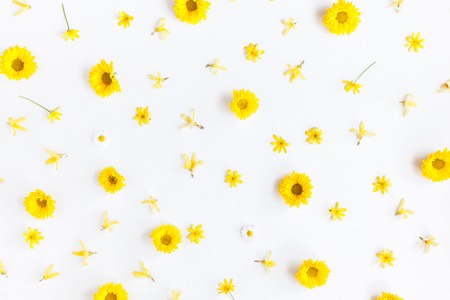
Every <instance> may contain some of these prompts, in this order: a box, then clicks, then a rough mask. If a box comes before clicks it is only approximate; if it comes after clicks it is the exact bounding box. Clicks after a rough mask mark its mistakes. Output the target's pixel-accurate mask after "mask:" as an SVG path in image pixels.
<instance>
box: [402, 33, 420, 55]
mask: <svg viewBox="0 0 450 300" xmlns="http://www.w3.org/2000/svg"><path fill="white" fill-rule="evenodd" d="M423 42H425V40H424V39H422V38H421V37H420V32H418V33H417V34H414V32H413V33H412V34H411V35H410V36H407V37H406V45H405V46H406V47H408V51H410V52H411V51H413V50H414V51H415V52H416V53H417V52H419V49H420V48H423V45H422V44H423Z"/></svg>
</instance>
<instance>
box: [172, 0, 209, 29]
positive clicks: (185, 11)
mask: <svg viewBox="0 0 450 300" xmlns="http://www.w3.org/2000/svg"><path fill="white" fill-rule="evenodd" d="M210 5H211V3H210V2H208V1H205V0H175V3H174V5H173V10H174V11H175V16H176V17H177V18H178V20H180V21H181V22H186V23H189V24H192V25H196V24H198V23H200V22H201V21H203V20H206V19H207V17H208V15H207V13H208V10H209V6H210Z"/></svg>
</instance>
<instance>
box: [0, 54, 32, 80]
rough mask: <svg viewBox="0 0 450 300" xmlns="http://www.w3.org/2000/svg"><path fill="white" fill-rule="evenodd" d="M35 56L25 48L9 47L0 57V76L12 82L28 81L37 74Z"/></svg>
mask: <svg viewBox="0 0 450 300" xmlns="http://www.w3.org/2000/svg"><path fill="white" fill-rule="evenodd" d="M36 69H37V64H36V62H35V61H34V56H33V55H31V52H30V51H29V50H27V48H25V47H19V46H17V45H16V46H15V47H9V48H8V49H6V50H5V51H4V52H3V54H2V55H1V56H0V74H5V75H6V77H8V79H10V80H21V79H24V78H25V79H28V78H30V77H31V75H33V74H34V72H36Z"/></svg>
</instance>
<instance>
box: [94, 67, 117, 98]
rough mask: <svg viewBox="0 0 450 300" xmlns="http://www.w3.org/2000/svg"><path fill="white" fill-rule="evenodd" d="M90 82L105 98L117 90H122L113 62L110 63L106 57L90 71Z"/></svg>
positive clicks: (96, 91)
mask: <svg viewBox="0 0 450 300" xmlns="http://www.w3.org/2000/svg"><path fill="white" fill-rule="evenodd" d="M89 83H90V84H91V87H92V89H93V90H94V91H95V93H96V94H97V95H99V96H100V97H103V98H104V97H109V96H111V95H112V94H113V93H115V92H118V93H120V92H121V90H120V84H119V81H117V78H116V76H115V74H114V67H113V62H110V63H109V64H108V63H106V61H105V60H104V59H102V60H101V61H100V62H99V63H98V64H97V65H95V66H94V67H92V69H91V72H90V73H89Z"/></svg>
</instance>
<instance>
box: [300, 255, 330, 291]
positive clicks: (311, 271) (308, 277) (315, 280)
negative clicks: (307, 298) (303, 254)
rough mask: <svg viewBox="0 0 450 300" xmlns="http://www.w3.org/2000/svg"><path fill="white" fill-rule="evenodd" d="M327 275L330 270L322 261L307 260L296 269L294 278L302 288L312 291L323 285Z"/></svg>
mask: <svg viewBox="0 0 450 300" xmlns="http://www.w3.org/2000/svg"><path fill="white" fill-rule="evenodd" d="M329 274H330V269H329V268H328V266H327V264H326V263H325V262H324V261H319V260H316V261H313V260H312V259H308V260H304V261H303V263H302V264H301V266H300V267H299V268H298V271H297V273H296V274H295V278H296V279H297V280H298V282H300V284H301V285H303V286H304V287H307V288H308V289H312V288H315V287H320V286H323V285H325V284H326V283H327V280H328V275H329Z"/></svg>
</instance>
